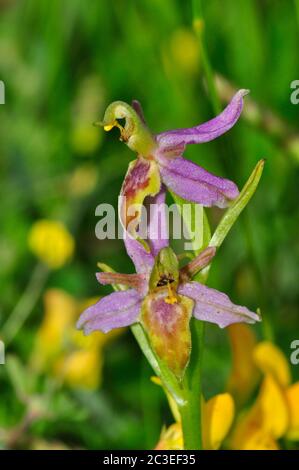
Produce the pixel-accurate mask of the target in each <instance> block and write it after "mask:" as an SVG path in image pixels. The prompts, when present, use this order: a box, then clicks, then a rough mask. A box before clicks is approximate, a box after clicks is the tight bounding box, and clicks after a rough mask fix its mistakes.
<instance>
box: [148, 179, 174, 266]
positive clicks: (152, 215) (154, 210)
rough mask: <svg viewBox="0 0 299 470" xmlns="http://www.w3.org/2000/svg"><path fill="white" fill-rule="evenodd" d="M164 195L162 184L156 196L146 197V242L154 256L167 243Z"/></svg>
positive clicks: (164, 189) (164, 190)
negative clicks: (147, 217) (147, 218)
mask: <svg viewBox="0 0 299 470" xmlns="http://www.w3.org/2000/svg"><path fill="white" fill-rule="evenodd" d="M165 196H166V188H165V186H163V185H162V188H161V191H160V192H159V193H158V194H157V195H156V196H154V197H148V198H147V206H148V213H149V220H148V243H149V246H150V248H151V253H152V255H153V256H154V257H155V256H157V254H158V253H159V251H160V250H162V248H166V247H167V246H168V245H169V239H168V227H167V220H166V204H165Z"/></svg>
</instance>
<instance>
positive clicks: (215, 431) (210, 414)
mask: <svg viewBox="0 0 299 470" xmlns="http://www.w3.org/2000/svg"><path fill="white" fill-rule="evenodd" d="M234 412H235V406H234V401H233V399H232V397H231V395H230V394H229V393H223V394H221V395H216V396H215V397H213V398H211V399H210V400H209V401H208V402H207V403H204V404H203V448H204V449H207V450H208V449H212V450H217V449H219V447H220V446H221V443H222V441H223V439H224V438H225V436H226V435H227V433H228V431H229V429H230V427H231V425H232V422H233V419H234Z"/></svg>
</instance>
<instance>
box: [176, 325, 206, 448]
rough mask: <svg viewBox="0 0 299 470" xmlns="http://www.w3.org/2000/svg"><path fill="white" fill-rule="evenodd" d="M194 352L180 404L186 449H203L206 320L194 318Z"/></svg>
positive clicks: (184, 382)
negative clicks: (203, 381)
mask: <svg viewBox="0 0 299 470" xmlns="http://www.w3.org/2000/svg"><path fill="white" fill-rule="evenodd" d="M191 332H192V354H191V359H190V363H189V366H188V369H187V371H186V377H185V378H184V381H183V390H184V397H185V402H184V404H183V405H182V406H179V410H180V414H181V420H182V431H183V437H184V449H185V450H201V449H202V426H201V423H202V416H201V411H202V409H201V397H202V383H201V377H202V358H203V350H204V322H201V321H199V320H195V319H192V321H191Z"/></svg>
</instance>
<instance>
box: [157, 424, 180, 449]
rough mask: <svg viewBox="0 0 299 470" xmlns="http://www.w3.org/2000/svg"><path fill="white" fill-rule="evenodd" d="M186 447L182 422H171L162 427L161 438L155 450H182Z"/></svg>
mask: <svg viewBox="0 0 299 470" xmlns="http://www.w3.org/2000/svg"><path fill="white" fill-rule="evenodd" d="M183 448H184V443H183V433H182V426H181V423H174V424H171V426H169V427H168V428H164V429H162V432H161V435H160V439H159V442H158V444H157V445H156V447H155V450H182V449H183Z"/></svg>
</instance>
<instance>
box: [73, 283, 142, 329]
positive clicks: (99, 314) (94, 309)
mask: <svg viewBox="0 0 299 470" xmlns="http://www.w3.org/2000/svg"><path fill="white" fill-rule="evenodd" d="M140 307H141V298H140V295H139V294H138V293H137V292H136V291H135V290H134V289H130V290H127V291H122V292H113V293H112V294H110V295H107V296H106V297H103V298H102V299H101V300H99V302H97V303H96V304H95V305H92V306H91V307H89V308H88V309H87V310H85V311H84V312H83V313H82V315H81V316H80V318H79V320H78V323H77V328H80V329H81V328H83V330H84V333H85V334H86V335H89V334H90V333H92V332H93V331H103V333H107V332H108V331H110V330H112V329H114V328H120V327H124V326H129V325H132V324H133V323H135V322H136V321H137V319H138V315H139V312H140Z"/></svg>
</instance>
